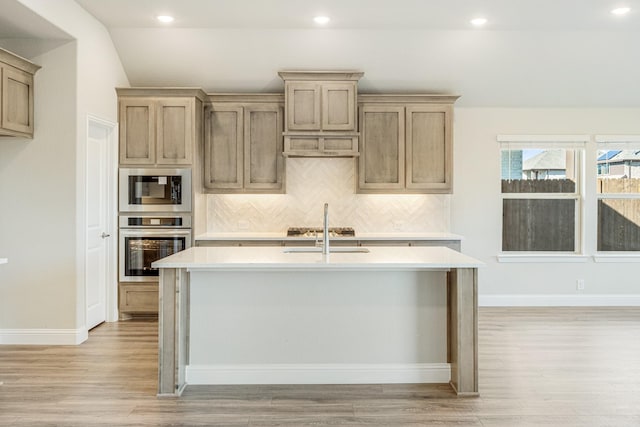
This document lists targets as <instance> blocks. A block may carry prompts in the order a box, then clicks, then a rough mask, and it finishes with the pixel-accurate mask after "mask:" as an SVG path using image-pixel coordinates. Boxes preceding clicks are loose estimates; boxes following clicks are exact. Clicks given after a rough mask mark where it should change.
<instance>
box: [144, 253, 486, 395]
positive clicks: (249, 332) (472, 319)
mask: <svg viewBox="0 0 640 427" xmlns="http://www.w3.org/2000/svg"><path fill="white" fill-rule="evenodd" d="M357 249H360V250H361V249H362V248H357ZM368 249H369V252H367V253H363V252H335V253H331V254H329V255H323V254H322V253H318V252H316V253H308V252H286V248H282V247H195V248H190V249H187V250H185V251H182V252H179V253H177V254H174V255H171V256H169V257H167V258H163V259H161V260H159V261H156V262H155V263H153V267H156V268H159V269H160V302H159V304H160V307H159V366H158V370H159V381H158V395H159V396H179V395H180V394H181V393H182V391H183V390H184V388H185V386H186V385H187V384H188V383H189V384H251V383H294V382H295V383H335V382H340V383H345V382H351V383H368V382H375V383H378V382H449V383H450V384H451V386H452V387H453V389H454V390H455V391H456V393H457V394H459V395H477V393H478V377H477V375H478V362H477V345H478V342H477V287H478V279H477V277H478V276H477V268H478V267H480V266H481V265H482V263H481V262H479V261H478V260H476V259H474V258H471V257H469V256H466V255H464V254H461V253H459V252H457V251H454V250H452V249H449V248H445V247H371V248H368ZM336 250H338V248H336ZM340 250H343V251H344V250H345V249H343V248H340ZM216 290H220V292H219V293H214V292H215V291H216ZM396 297H397V298H396ZM246 301H251V302H250V303H247V302H246ZM412 303H416V304H418V305H420V307H418V308H412V307H411V305H410V304H412ZM246 304H248V305H246ZM245 305H246V306H245ZM220 314H223V315H224V316H222V317H220ZM372 322H374V323H375V322H378V323H377V324H376V325H375V326H374V327H373V328H369V329H368V328H367V324H369V323H372ZM370 329H371V330H370ZM369 353H373V354H374V357H375V359H372V360H365V361H364V363H362V362H361V361H360V360H358V359H359V358H364V357H368V355H369ZM423 357H424V358H427V359H428V360H427V361H428V362H430V363H412V362H421V360H419V359H420V358H423ZM256 358H263V359H260V360H257V359H256ZM292 358H294V359H295V360H292ZM439 362H441V363H439Z"/></svg>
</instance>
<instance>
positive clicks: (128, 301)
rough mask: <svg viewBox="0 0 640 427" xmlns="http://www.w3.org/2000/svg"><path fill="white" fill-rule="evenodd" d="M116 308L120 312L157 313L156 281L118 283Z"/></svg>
mask: <svg viewBox="0 0 640 427" xmlns="http://www.w3.org/2000/svg"><path fill="white" fill-rule="evenodd" d="M119 294H120V295H119V304H118V308H119V310H120V311H121V312H122V313H157V312H158V284H157V283H145V284H137V283H120V292H119Z"/></svg>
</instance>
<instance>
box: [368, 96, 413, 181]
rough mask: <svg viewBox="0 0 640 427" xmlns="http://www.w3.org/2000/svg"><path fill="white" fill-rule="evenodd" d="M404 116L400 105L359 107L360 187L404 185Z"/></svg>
mask: <svg viewBox="0 0 640 427" xmlns="http://www.w3.org/2000/svg"><path fill="white" fill-rule="evenodd" d="M404 119H405V114H404V107H402V106H393V105H391V106H378V105H363V106H362V107H361V108H360V136H361V138H362V143H361V144H360V158H359V159H358V160H359V164H358V189H359V190H401V189H403V188H404V167H405V162H404V150H405V144H404V131H405V125H404ZM365 141H366V143H365Z"/></svg>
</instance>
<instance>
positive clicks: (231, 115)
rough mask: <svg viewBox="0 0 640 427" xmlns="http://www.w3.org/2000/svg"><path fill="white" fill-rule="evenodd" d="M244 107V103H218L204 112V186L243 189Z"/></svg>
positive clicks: (214, 188)
mask: <svg viewBox="0 0 640 427" xmlns="http://www.w3.org/2000/svg"><path fill="white" fill-rule="evenodd" d="M243 123H244V121H243V111H242V107H241V106H233V105H217V104H214V105H212V106H211V107H209V108H207V113H206V116H205V146H204V156H205V158H204V186H205V188H208V189H213V190H216V189H218V190H220V189H222V190H225V189H226V190H242V173H243V165H244V160H243V154H244V153H243V145H244V142H243V141H244V137H243V131H244V126H243Z"/></svg>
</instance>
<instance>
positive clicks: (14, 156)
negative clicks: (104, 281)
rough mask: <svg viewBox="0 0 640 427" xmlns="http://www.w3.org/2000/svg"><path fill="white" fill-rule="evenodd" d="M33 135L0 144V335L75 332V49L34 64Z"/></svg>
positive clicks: (54, 53)
mask: <svg viewBox="0 0 640 427" xmlns="http://www.w3.org/2000/svg"><path fill="white" fill-rule="evenodd" d="M33 61H34V62H36V63H37V64H39V65H41V66H42V69H41V70H40V71H39V72H38V73H37V75H36V79H35V84H36V103H35V112H34V113H35V119H36V121H35V137H34V139H33V140H27V139H22V138H18V139H16V138H2V139H1V140H0V205H1V206H2V208H1V209H0V253H1V254H3V256H6V257H8V258H9V263H8V264H6V265H4V266H3V268H2V269H0V343H1V342H2V329H48V328H53V329H68V330H75V329H76V328H77V327H78V325H77V324H76V319H75V307H76V292H75V283H76V278H75V265H76V252H75V236H76V230H75V222H74V220H75V191H74V189H75V185H76V175H75V162H76V123H75V117H76V103H75V99H76V86H75V82H76V66H75V65H76V43H75V42H70V43H68V44H66V45H64V46H61V47H59V48H57V49H55V50H52V51H50V52H48V53H46V54H44V55H42V56H39V57H36V58H33Z"/></svg>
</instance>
